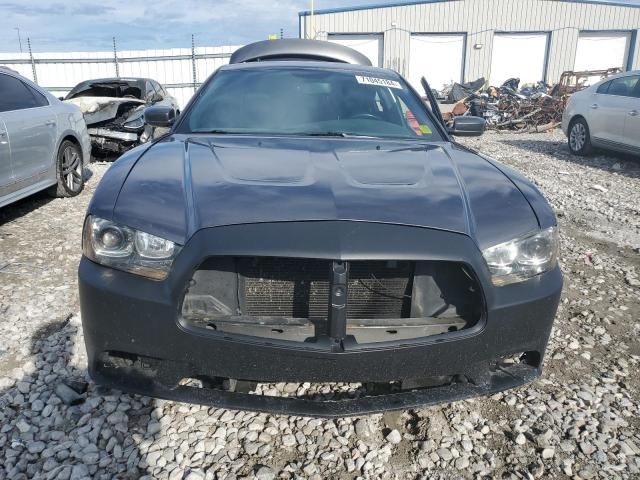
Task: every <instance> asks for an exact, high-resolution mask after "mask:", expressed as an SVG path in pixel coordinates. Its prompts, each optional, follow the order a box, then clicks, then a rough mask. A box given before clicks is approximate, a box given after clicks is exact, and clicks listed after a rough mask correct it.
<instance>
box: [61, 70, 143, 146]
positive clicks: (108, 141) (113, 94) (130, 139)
mask: <svg viewBox="0 0 640 480" xmlns="http://www.w3.org/2000/svg"><path fill="white" fill-rule="evenodd" d="M65 101H67V102H70V103H73V104H74V105H77V106H78V107H79V108H80V110H82V113H83V115H84V119H85V122H86V123H87V127H88V131H89V135H90V136H91V144H92V146H93V148H94V151H98V152H101V153H107V154H108V153H116V154H121V153H124V152H126V151H127V150H129V149H130V148H133V147H135V146H136V145H139V144H140V143H144V142H146V141H147V140H149V139H150V138H151V137H152V134H153V129H152V127H150V126H148V125H146V124H145V121H144V109H145V106H146V104H147V101H146V100H145V99H144V98H143V85H140V81H139V80H138V79H131V80H124V79H114V80H95V81H88V82H83V83H81V84H79V85H78V86H76V87H75V88H74V89H73V90H71V92H69V94H68V95H67V97H66V99H65Z"/></svg>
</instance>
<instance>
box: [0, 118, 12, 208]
mask: <svg viewBox="0 0 640 480" xmlns="http://www.w3.org/2000/svg"><path fill="white" fill-rule="evenodd" d="M2 115H3V114H2V112H0V197H2V196H4V195H7V194H8V193H10V192H9V186H10V185H11V184H12V183H13V182H14V179H13V169H12V168H11V148H10V146H9V135H8V134H7V129H6V128H5V126H4V122H3V121H2Z"/></svg>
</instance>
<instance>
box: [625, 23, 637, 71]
mask: <svg viewBox="0 0 640 480" xmlns="http://www.w3.org/2000/svg"><path fill="white" fill-rule="evenodd" d="M637 40H638V30H631V39H630V40H629V56H628V57H627V71H630V70H633V58H634V57H635V56H636V42H637Z"/></svg>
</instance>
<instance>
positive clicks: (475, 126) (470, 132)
mask: <svg viewBox="0 0 640 480" xmlns="http://www.w3.org/2000/svg"><path fill="white" fill-rule="evenodd" d="M485 124H486V122H485V120H484V118H480V117H472V116H464V117H454V118H453V125H452V126H451V128H449V134H450V135H456V136H458V137H479V136H480V135H482V134H483V133H484V128H485Z"/></svg>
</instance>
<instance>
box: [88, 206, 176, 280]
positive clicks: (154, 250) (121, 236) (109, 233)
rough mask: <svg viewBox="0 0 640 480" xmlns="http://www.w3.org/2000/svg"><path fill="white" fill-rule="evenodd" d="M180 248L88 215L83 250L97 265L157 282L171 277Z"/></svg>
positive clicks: (170, 242) (149, 235)
mask: <svg viewBox="0 0 640 480" xmlns="http://www.w3.org/2000/svg"><path fill="white" fill-rule="evenodd" d="M180 248H181V247H180V246H179V245H176V244H175V243H174V242H172V241H171V240H165V239H164V238H160V237H156V236H155V235H151V234H149V233H145V232H141V231H138V230H135V229H133V228H129V227H127V226H124V225H119V224H117V223H115V222H112V221H110V220H104V219H102V218H98V217H94V216H91V215H90V216H88V217H87V220H86V221H85V224H84V232H83V240H82V251H83V253H84V255H85V256H86V257H87V258H89V259H91V260H93V261H94V262H96V263H99V264H101V265H105V266H108V267H111V268H116V269H118V270H124V271H126V272H131V273H135V274H137V275H142V276H144V277H148V278H152V279H154V280H164V279H165V278H167V276H168V275H169V271H170V270H171V266H172V265H173V261H174V259H175V257H176V256H177V255H178V253H179V252H180Z"/></svg>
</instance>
